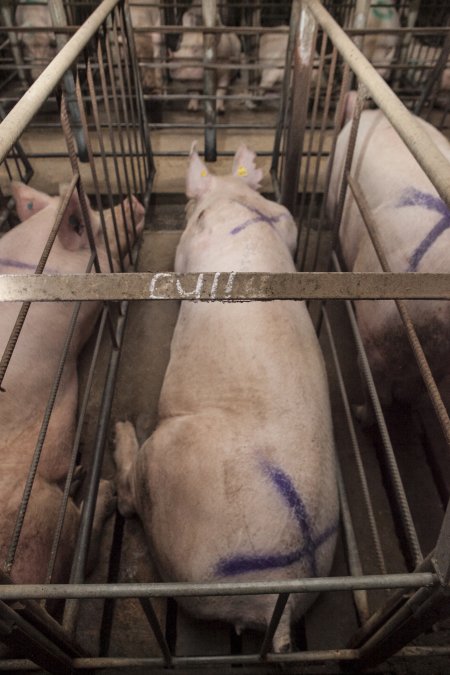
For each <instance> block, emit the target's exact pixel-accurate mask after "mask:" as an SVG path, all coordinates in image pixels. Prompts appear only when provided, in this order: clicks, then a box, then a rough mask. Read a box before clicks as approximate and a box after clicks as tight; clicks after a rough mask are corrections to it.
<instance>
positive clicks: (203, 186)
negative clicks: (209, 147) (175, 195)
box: [186, 141, 212, 199]
mask: <svg viewBox="0 0 450 675" xmlns="http://www.w3.org/2000/svg"><path fill="white" fill-rule="evenodd" d="M211 179H212V176H211V174H210V173H209V171H208V169H207V168H206V166H205V164H204V163H203V162H202V160H201V159H200V157H199V156H198V152H197V143H196V142H195V141H194V143H193V144H192V147H191V155H190V160H189V167H188V171H187V176H186V196H187V197H189V198H190V199H198V198H199V197H201V196H202V195H204V194H205V192H207V190H209V188H210V186H211Z"/></svg>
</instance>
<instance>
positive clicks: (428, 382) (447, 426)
mask: <svg viewBox="0 0 450 675" xmlns="http://www.w3.org/2000/svg"><path fill="white" fill-rule="evenodd" d="M348 183H349V185H350V188H351V191H352V194H353V196H354V198H355V202H356V204H357V205H358V208H359V210H360V212H361V214H362V215H363V219H364V222H365V224H366V226H367V231H368V233H369V236H370V239H371V241H372V243H373V245H374V248H375V251H376V254H377V257H378V260H379V261H380V264H381V267H382V269H383V272H391V271H392V270H391V268H390V266H389V263H388V260H387V257H386V255H385V253H384V249H383V245H382V243H381V241H380V239H379V236H378V233H377V227H376V222H375V220H374V218H373V216H372V213H371V211H370V207H369V204H368V202H367V199H366V197H365V195H364V193H363V191H362V190H361V188H360V186H359V185H358V183H357V181H355V180H354V179H353V178H352V177H351V176H348ZM395 304H396V305H397V309H398V311H399V313H400V316H401V318H402V321H403V323H404V325H405V328H406V333H407V336H408V340H409V342H410V345H411V347H412V350H413V352H414V356H415V358H416V360H417V365H418V366H419V370H420V373H421V375H422V378H423V381H424V383H425V386H426V388H427V391H428V393H429V395H430V399H431V402H432V404H433V408H434V410H435V412H436V415H437V418H438V420H439V424H440V425H441V428H442V431H443V433H444V436H445V440H446V441H447V444H448V446H449V447H450V417H449V415H448V413H447V410H446V408H445V405H444V403H443V401H442V398H441V395H440V393H439V389H438V388H437V386H436V382H435V380H434V377H433V374H432V372H431V369H430V366H429V365H428V361H427V359H426V356H425V353H424V351H423V349H422V345H421V344H420V341H419V338H418V336H417V333H416V330H415V328H414V324H413V322H412V320H411V316H410V314H409V311H408V309H407V305H406V302H405V300H398V299H397V300H395Z"/></svg>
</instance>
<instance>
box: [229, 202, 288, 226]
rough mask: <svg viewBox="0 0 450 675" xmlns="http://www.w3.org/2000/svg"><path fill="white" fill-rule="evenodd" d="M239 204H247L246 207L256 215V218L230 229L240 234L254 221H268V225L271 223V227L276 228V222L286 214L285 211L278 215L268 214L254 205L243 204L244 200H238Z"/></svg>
mask: <svg viewBox="0 0 450 675" xmlns="http://www.w3.org/2000/svg"><path fill="white" fill-rule="evenodd" d="M238 204H240V205H241V206H245V208H246V209H248V210H249V211H250V212H251V213H254V214H255V216H254V218H249V219H248V220H246V221H244V222H243V223H241V224H240V225H236V227H233V229H232V230H230V234H239V232H242V230H245V228H246V227H248V226H249V225H253V224H254V223H267V224H268V225H270V227H272V228H273V229H274V230H275V224H276V223H278V222H279V221H280V220H281V219H282V218H285V216H286V214H285V213H280V214H279V215H278V216H268V215H267V214H266V213H263V212H262V211H260V210H259V209H257V208H255V207H254V206H249V205H248V204H243V203H242V202H238Z"/></svg>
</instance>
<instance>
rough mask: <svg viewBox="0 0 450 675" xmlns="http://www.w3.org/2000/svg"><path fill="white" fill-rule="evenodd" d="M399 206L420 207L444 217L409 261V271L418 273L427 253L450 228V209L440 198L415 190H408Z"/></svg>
mask: <svg viewBox="0 0 450 675" xmlns="http://www.w3.org/2000/svg"><path fill="white" fill-rule="evenodd" d="M397 206H398V207H402V206H419V207H422V208H424V209H427V210H428V211H435V212H436V213H438V214H439V215H441V216H442V218H441V219H440V220H439V221H438V222H437V223H436V225H435V226H434V227H433V228H432V229H431V230H430V232H429V233H428V234H427V236H426V237H425V238H424V239H423V240H422V241H421V242H420V244H419V246H418V247H417V248H416V250H415V251H414V252H413V254H412V255H411V257H410V259H409V266H408V269H407V271H408V272H417V268H418V266H419V263H420V261H421V260H422V258H423V257H424V255H425V253H426V252H427V251H428V250H429V249H430V248H431V246H432V245H433V244H434V242H435V241H436V239H438V237H440V236H441V234H442V233H443V232H445V230H448V229H449V228H450V209H449V208H448V207H447V206H446V204H444V202H443V201H442V199H439V197H436V196H435V195H430V194H428V193H427V192H421V191H420V190H416V189H415V188H408V189H407V190H405V191H404V193H403V194H402V197H401V199H400V201H399V202H398V204H397Z"/></svg>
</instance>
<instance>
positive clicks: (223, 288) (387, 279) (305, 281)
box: [0, 272, 450, 302]
mask: <svg viewBox="0 0 450 675" xmlns="http://www.w3.org/2000/svg"><path fill="white" fill-rule="evenodd" d="M355 298H360V299H364V300H379V299H383V300H387V299H393V298H408V299H416V300H418V299H429V300H433V299H441V300H449V299H450V274H433V273H421V272H416V273H414V274H411V273H408V272H404V273H403V272H398V273H395V274H394V273H391V274H389V273H381V272H380V273H376V272H370V273H357V274H356V273H354V272H334V273H332V274H330V273H329V272H296V273H277V274H267V273H262V272H216V273H213V272H201V273H199V274H197V273H187V274H176V273H174V272H134V273H131V272H130V273H128V274H126V275H123V274H120V273H112V274H104V273H99V274H89V275H82V274H59V275H55V276H49V275H40V276H34V275H32V274H31V275H30V274H17V275H16V274H14V275H9V274H2V275H0V301H3V300H5V301H8V302H21V301H23V300H28V301H31V302H48V301H50V302H53V301H58V300H65V301H74V300H191V301H193V302H197V301H203V302H211V301H219V302H223V301H226V302H245V301H248V302H250V301H252V300H267V301H271V300H305V299H316V300H317V299H324V300H325V299H341V300H345V299H348V300H352V299H355Z"/></svg>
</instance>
